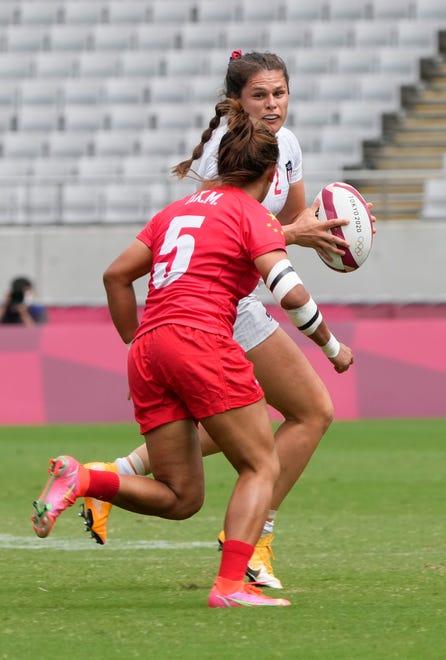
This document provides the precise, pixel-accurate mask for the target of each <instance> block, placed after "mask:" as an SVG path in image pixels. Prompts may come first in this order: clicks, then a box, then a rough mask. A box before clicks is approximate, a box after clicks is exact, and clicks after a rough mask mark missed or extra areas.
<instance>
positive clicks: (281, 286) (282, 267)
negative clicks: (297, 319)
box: [266, 259, 302, 305]
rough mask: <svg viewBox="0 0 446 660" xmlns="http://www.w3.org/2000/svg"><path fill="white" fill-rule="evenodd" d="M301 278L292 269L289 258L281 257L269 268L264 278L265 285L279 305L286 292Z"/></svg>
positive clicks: (300, 281)
mask: <svg viewBox="0 0 446 660" xmlns="http://www.w3.org/2000/svg"><path fill="white" fill-rule="evenodd" d="M298 284H302V280H301V279H300V277H299V275H298V274H297V273H296V271H295V270H294V268H293V266H292V265H291V262H290V260H289V259H281V260H280V261H278V262H277V263H276V264H275V265H274V266H273V267H272V268H271V270H270V272H269V275H268V277H267V278H266V286H267V287H268V289H269V290H270V291H271V293H272V294H273V296H274V298H275V300H276V301H277V302H278V304H279V305H280V304H281V302H282V300H283V299H284V298H285V296H286V294H287V293H289V292H290V291H291V289H294V287H295V286H297V285H298Z"/></svg>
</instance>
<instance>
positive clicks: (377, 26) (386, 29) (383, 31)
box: [352, 20, 397, 48]
mask: <svg viewBox="0 0 446 660" xmlns="http://www.w3.org/2000/svg"><path fill="white" fill-rule="evenodd" d="M396 38H397V33H396V23H395V21H386V20H380V21H379V20H372V21H370V20H368V21H366V20H360V21H355V23H354V25H353V44H352V45H354V46H356V48H369V47H378V46H393V45H395V44H396Z"/></svg>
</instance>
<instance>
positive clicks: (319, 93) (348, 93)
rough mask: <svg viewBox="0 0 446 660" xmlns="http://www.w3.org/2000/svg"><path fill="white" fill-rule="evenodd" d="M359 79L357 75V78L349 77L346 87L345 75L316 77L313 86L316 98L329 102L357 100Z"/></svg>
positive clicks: (359, 76)
mask: <svg viewBox="0 0 446 660" xmlns="http://www.w3.org/2000/svg"><path fill="white" fill-rule="evenodd" d="M361 77H362V76H361V75H359V74H358V75H357V76H351V77H350V79H349V81H348V85H346V84H345V75H344V74H343V73H338V74H334V73H332V74H324V75H321V76H318V78H317V80H316V81H315V84H314V87H315V90H316V98H317V99H321V100H325V101H329V102H335V101H343V100H344V99H355V98H358V96H359V79H360V78H361Z"/></svg>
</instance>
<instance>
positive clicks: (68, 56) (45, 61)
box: [34, 51, 77, 78]
mask: <svg viewBox="0 0 446 660" xmlns="http://www.w3.org/2000/svg"><path fill="white" fill-rule="evenodd" d="M76 58H77V54H76V53H60V52H52V51H51V52H40V53H36V54H35V56H34V72H35V75H36V77H37V78H69V77H71V76H73V75H74V74H75V72H76Z"/></svg>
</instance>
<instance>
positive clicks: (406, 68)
mask: <svg viewBox="0 0 446 660" xmlns="http://www.w3.org/2000/svg"><path fill="white" fill-rule="evenodd" d="M430 54H432V52H431V50H430V49H429V48H426V47H422V48H417V47H415V48H414V47H410V46H409V47H406V46H402V47H400V48H392V47H390V48H389V47H383V48H379V49H378V50H377V53H376V55H377V58H378V70H379V71H380V72H381V73H388V74H401V75H405V76H407V79H408V80H410V79H413V80H416V79H418V77H419V74H420V60H421V58H422V57H426V56H428V55H430Z"/></svg>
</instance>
